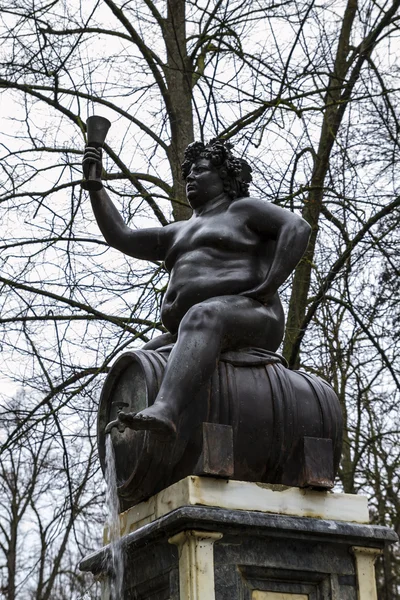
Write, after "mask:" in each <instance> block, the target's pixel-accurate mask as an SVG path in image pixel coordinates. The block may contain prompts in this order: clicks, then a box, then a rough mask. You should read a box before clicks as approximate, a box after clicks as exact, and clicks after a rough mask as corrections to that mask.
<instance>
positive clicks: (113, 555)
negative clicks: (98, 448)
mask: <svg viewBox="0 0 400 600" xmlns="http://www.w3.org/2000/svg"><path fill="white" fill-rule="evenodd" d="M105 478H106V484H107V488H106V510H107V523H106V525H107V528H108V532H109V540H110V559H111V565H110V566H111V569H110V570H111V576H110V599H111V600H121V599H122V589H123V579H124V556H123V549H122V543H121V531H120V524H119V501H118V493H117V476H116V471H115V456H114V447H113V444H112V441H111V435H107V436H106V469H105Z"/></svg>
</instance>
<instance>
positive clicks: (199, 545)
mask: <svg viewBox="0 0 400 600" xmlns="http://www.w3.org/2000/svg"><path fill="white" fill-rule="evenodd" d="M367 518H368V513H367V505H366V499H365V498H363V497H360V496H349V495H346V494H332V493H329V492H315V491H314V492H313V491H305V490H300V489H298V488H286V487H283V486H266V485H262V486H258V485H257V484H253V483H242V482H234V481H227V480H226V481H225V480H221V479H212V478H199V477H188V478H186V479H185V480H183V481H181V482H178V483H177V484H175V485H173V486H171V487H170V488H168V489H166V490H164V491H163V492H160V494H157V495H156V496H155V497H153V498H151V499H150V500H149V501H147V502H144V503H142V504H140V505H138V506H136V507H133V508H131V509H129V511H127V512H126V513H123V514H122V515H121V533H122V542H121V543H122V544H123V547H124V552H125V576H124V596H123V600H236V599H237V600H239V599H240V600H377V596H376V586H375V576H374V561H375V559H376V557H377V556H378V555H379V554H380V553H381V552H382V549H383V548H384V546H385V544H387V543H392V542H394V541H396V539H397V536H396V534H395V533H394V532H393V531H392V530H391V529H389V528H386V527H379V526H372V525H368V524H367V523H366V520H367ZM108 554H109V547H108V546H105V547H104V548H103V549H102V550H100V551H98V552H96V553H94V554H92V555H90V556H88V557H87V558H86V559H85V560H84V561H83V562H82V563H81V569H82V570H85V571H91V572H92V573H93V574H95V575H97V576H100V577H103V578H105V577H106V575H105V573H106V571H107V556H108ZM107 595H108V593H107V585H105V586H104V593H103V598H104V600H106V598H107ZM118 600H120V599H118ZM121 600H122V599H121Z"/></svg>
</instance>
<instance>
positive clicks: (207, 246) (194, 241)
mask: <svg viewBox="0 0 400 600" xmlns="http://www.w3.org/2000/svg"><path fill="white" fill-rule="evenodd" d="M260 243H261V240H260V237H259V235H258V234H257V233H256V232H254V231H251V230H250V229H249V228H248V227H247V225H246V224H245V223H244V222H243V221H242V220H241V219H239V218H238V216H237V215H229V214H227V213H224V214H219V215H214V216H202V217H192V218H191V219H190V220H189V221H187V222H186V223H185V224H183V225H182V227H181V228H180V229H179V231H177V232H176V234H175V236H174V239H173V241H172V243H171V246H170V249H169V251H168V253H167V256H166V260H165V265H166V267H167V269H169V270H171V269H172V267H173V266H174V264H175V263H176V261H177V260H179V258H181V257H182V256H183V255H185V254H189V253H192V252H196V253H197V252H198V251H205V252H207V251H211V252H212V251H213V250H214V251H217V252H218V253H219V254H222V255H224V256H226V257H228V256H229V254H232V255H238V254H242V253H243V254H246V253H250V254H254V251H255V248H256V247H257V246H258V245H259V244H260Z"/></svg>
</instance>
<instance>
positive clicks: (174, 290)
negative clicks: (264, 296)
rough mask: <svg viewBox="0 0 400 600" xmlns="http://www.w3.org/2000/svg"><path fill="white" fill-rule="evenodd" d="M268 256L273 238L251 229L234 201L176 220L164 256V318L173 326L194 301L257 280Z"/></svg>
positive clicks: (261, 277) (264, 270) (233, 290)
mask: <svg viewBox="0 0 400 600" xmlns="http://www.w3.org/2000/svg"><path fill="white" fill-rule="evenodd" d="M237 202H240V200H238V201H237ZM272 256H273V241H272V240H266V239H263V238H261V236H260V235H259V234H258V233H257V232H255V231H253V230H251V229H250V228H249V227H248V226H247V224H246V220H245V219H243V214H240V215H239V214H238V211H236V210H235V203H232V204H231V205H228V206H225V207H218V208H217V209H215V210H213V211H210V212H208V213H207V212H206V213H204V214H203V215H200V216H193V217H192V218H191V219H189V221H184V222H182V223H179V227H176V228H174V232H173V234H172V235H171V242H170V244H169V249H168V252H167V255H166V259H165V264H166V267H167V269H168V270H169V271H170V273H171V277H170V281H169V285H168V289H167V292H166V294H165V297H164V302H163V306H162V319H163V322H164V324H165V325H166V327H167V328H168V329H169V330H170V331H174V330H176V329H177V327H178V326H179V323H180V321H181V319H182V318H183V316H184V315H185V314H186V312H187V311H188V310H189V308H191V307H192V306H193V305H194V304H197V303H199V302H202V301H204V300H208V299H209V298H214V297H216V296H223V295H236V294H245V292H246V291H247V290H250V289H252V288H254V287H256V286H258V285H260V284H261V283H262V282H263V281H264V280H265V277H266V274H267V272H268V270H269V267H270V265H271V261H272Z"/></svg>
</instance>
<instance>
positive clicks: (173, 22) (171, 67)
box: [164, 0, 194, 221]
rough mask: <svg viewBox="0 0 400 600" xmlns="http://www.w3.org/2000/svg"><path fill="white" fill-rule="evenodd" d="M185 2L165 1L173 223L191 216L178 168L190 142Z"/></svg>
mask: <svg viewBox="0 0 400 600" xmlns="http://www.w3.org/2000/svg"><path fill="white" fill-rule="evenodd" d="M185 5H186V1H185V0H168V13H167V20H166V23H165V36H164V37H165V44H166V47H167V69H166V70H165V76H166V80H167V88H168V96H169V100H170V107H169V111H168V112H169V115H168V116H169V122H170V127H171V145H170V147H169V152H168V158H169V162H170V166H171V171H172V179H173V189H174V200H173V215H174V219H175V220H176V221H180V220H183V219H188V218H189V217H190V215H191V213H192V210H191V208H190V207H189V205H188V203H187V200H186V193H185V185H184V181H183V180H182V175H181V168H180V165H181V164H182V162H183V153H184V150H185V148H186V147H187V145H188V144H190V143H191V142H193V139H194V134H193V115H192V73H193V67H192V64H191V61H190V58H189V57H188V56H187V51H186V19H185V16H186V15H185Z"/></svg>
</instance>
